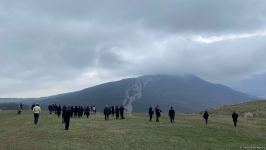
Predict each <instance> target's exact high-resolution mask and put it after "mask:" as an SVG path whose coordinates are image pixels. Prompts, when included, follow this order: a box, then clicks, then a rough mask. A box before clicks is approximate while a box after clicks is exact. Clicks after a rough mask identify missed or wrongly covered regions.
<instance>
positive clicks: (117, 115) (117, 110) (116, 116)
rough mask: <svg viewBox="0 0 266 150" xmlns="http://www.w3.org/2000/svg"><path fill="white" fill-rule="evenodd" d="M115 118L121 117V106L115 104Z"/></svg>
mask: <svg viewBox="0 0 266 150" xmlns="http://www.w3.org/2000/svg"><path fill="white" fill-rule="evenodd" d="M115 119H119V108H118V106H117V105H116V106H115Z"/></svg>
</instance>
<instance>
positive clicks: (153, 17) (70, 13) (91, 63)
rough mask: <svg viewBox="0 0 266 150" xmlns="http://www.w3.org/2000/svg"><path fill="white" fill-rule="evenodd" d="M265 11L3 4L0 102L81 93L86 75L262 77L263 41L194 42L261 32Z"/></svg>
mask: <svg viewBox="0 0 266 150" xmlns="http://www.w3.org/2000/svg"><path fill="white" fill-rule="evenodd" d="M265 5H266V2H264V1H263V0H247V1H241V0H235V1H231V0H225V1H213V0H206V1H198V0H186V1H185V0H183V1H181V0H177V1H152V0H147V1H135V0H134V1H133V0H130V1H124V0H117V1H78V2H76V1H70V0H64V1H52V0H47V1H34V0H27V1H19V0H17V1H12V2H11V1H8V0H1V1H0V67H1V68H4V69H1V70H0V90H1V93H0V97H1V95H7V94H6V93H10V94H11V95H12V92H14V93H17V92H18V91H19V90H20V89H22V88H23V89H24V91H25V92H27V93H30V91H33V89H42V90H43V92H42V94H41V95H42V96H43V95H45V94H51V93H52V94H53V92H52V91H53V90H54V93H56V92H58V90H55V89H54V88H51V87H58V88H62V91H64V90H65V91H69V90H74V88H85V87H87V86H90V84H89V81H88V85H85V84H79V83H77V84H75V83H74V82H81V81H80V80H79V78H80V76H81V75H84V76H85V77H84V80H86V79H87V78H86V77H87V76H90V75H91V74H96V75H95V76H99V74H102V75H100V76H101V77H102V78H104V79H102V81H103V80H104V81H107V80H108V77H109V80H111V79H114V78H122V77H127V76H134V75H142V74H153V73H160V74H161V73H169V74H185V73H189V74H195V75H199V76H201V77H204V78H205V79H208V80H215V81H216V80H217V81H219V82H223V81H224V80H228V79H231V80H232V79H234V78H243V77H246V76H251V75H253V74H263V73H265V72H266V63H265V61H264V58H265V56H266V54H265V48H266V45H265V42H264V41H265V36H261V37H250V38H245V39H237V40H229V41H222V42H217V43H212V44H202V43H197V42H195V41H193V40H191V36H193V35H203V36H208V35H221V34H237V33H250V32H254V31H258V30H261V29H265V28H266V16H265V15H264V14H266V6H265ZM87 74H89V75H87ZM86 75H87V76H86ZM107 76H108V77H107ZM93 77H94V76H93ZM93 77H91V78H90V77H88V78H89V79H92V78H93ZM84 80H82V82H84ZM74 84H75V85H74ZM1 85H4V86H1ZM71 86H73V88H72V87H71ZM45 89H47V90H48V89H50V90H49V92H45ZM33 95H34V93H33ZM37 95H38V94H37ZM18 96H19V95H18ZM29 96H30V95H29Z"/></svg>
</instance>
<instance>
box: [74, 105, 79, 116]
mask: <svg viewBox="0 0 266 150" xmlns="http://www.w3.org/2000/svg"><path fill="white" fill-rule="evenodd" d="M78 111H79V109H78V106H75V108H74V117H75V118H77V116H78Z"/></svg>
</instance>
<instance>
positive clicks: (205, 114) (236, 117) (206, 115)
mask: <svg viewBox="0 0 266 150" xmlns="http://www.w3.org/2000/svg"><path fill="white" fill-rule="evenodd" d="M202 117H203V118H204V119H205V123H206V125H207V124H208V119H209V113H208V111H207V110H206V111H205V112H204V113H203V116H202ZM232 119H233V123H234V127H236V124H237V119H238V114H237V113H236V112H235V111H234V112H233V113H232Z"/></svg>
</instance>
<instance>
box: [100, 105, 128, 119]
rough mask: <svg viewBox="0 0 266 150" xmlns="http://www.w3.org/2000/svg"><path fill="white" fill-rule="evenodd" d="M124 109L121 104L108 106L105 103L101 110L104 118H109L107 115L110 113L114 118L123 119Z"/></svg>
mask: <svg viewBox="0 0 266 150" xmlns="http://www.w3.org/2000/svg"><path fill="white" fill-rule="evenodd" d="M124 111H125V108H124V106H123V105H121V106H120V107H118V105H116V106H111V107H109V106H108V105H107V104H106V105H105V108H104V110H103V114H104V119H105V120H109V115H112V116H113V117H114V116H115V118H116V119H119V117H120V119H125V117H124Z"/></svg>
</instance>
